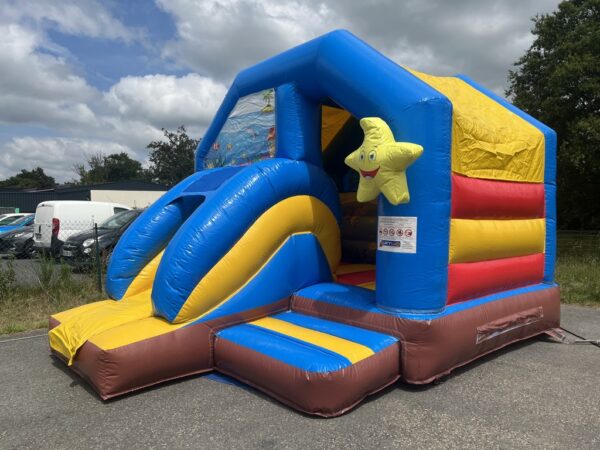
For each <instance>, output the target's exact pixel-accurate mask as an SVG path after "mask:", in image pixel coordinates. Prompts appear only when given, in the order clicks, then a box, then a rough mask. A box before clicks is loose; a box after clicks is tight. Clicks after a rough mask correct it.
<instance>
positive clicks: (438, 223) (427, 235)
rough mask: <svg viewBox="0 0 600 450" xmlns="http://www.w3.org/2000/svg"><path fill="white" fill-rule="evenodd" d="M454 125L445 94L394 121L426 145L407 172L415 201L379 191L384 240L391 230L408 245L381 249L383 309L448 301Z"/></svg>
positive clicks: (432, 306)
mask: <svg viewBox="0 0 600 450" xmlns="http://www.w3.org/2000/svg"><path fill="white" fill-rule="evenodd" d="M451 126H452V105H451V104H450V102H449V101H448V100H446V99H445V98H436V99H428V100H425V101H423V102H421V103H418V104H416V105H414V106H412V107H410V108H407V109H406V110H404V111H402V112H401V113H400V114H399V115H398V117H397V118H396V120H395V121H394V122H392V123H391V124H390V127H391V128H392V131H393V132H394V136H395V137H396V140H397V141H407V142H414V143H416V144H419V145H422V146H423V149H424V150H423V154H422V156H421V157H420V158H419V159H417V161H416V162H415V163H414V164H413V165H412V166H410V167H409V168H408V170H407V171H406V176H407V181H408V188H409V192H410V202H409V203H406V204H400V205H397V206H394V205H392V204H391V203H390V202H388V201H387V200H386V199H385V197H384V196H383V195H380V196H379V230H378V233H379V231H380V230H381V231H382V235H380V236H379V240H378V244H379V243H381V241H382V240H385V235H384V233H383V232H384V231H386V229H387V231H388V233H390V234H391V231H390V230H391V229H393V232H394V235H395V237H397V235H398V230H400V231H401V232H402V233H403V236H405V237H406V239H404V241H402V242H401V244H402V247H394V246H393V245H390V246H386V245H381V246H378V248H377V257H376V258H377V274H376V282H377V290H376V294H375V295H376V301H377V305H378V306H379V307H381V308H383V309H386V310H389V311H393V312H394V311H395V312H412V313H431V312H436V311H441V310H442V309H444V307H445V305H446V295H447V284H448V242H449V234H450V231H449V225H450V190H451V183H450V180H451V177H450V175H451V169H450V146H451ZM407 233H408V234H407ZM389 240H390V241H393V239H389ZM396 242H397V241H396ZM404 244H407V245H406V246H405V245H404Z"/></svg>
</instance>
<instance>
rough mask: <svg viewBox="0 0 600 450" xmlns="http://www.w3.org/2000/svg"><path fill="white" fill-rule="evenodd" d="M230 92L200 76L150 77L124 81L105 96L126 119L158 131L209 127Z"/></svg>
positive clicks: (108, 102)
mask: <svg viewBox="0 0 600 450" xmlns="http://www.w3.org/2000/svg"><path fill="white" fill-rule="evenodd" d="M226 92H227V89H226V87H225V85H223V84H221V83H217V82H215V81H214V80H212V79H210V78H207V77H202V76H199V75H196V74H190V75H186V76H183V77H175V76H172V75H147V76H144V77H125V78H122V79H121V80H120V81H119V82H118V83H117V84H115V85H114V86H112V87H111V88H110V90H109V91H108V92H107V93H105V94H104V102H105V104H106V105H107V106H108V107H109V108H110V109H112V110H114V111H115V112H117V113H118V114H119V115H120V116H122V117H124V118H128V119H138V120H143V121H146V122H149V123H151V124H152V125H153V126H155V127H157V128H173V127H177V126H179V125H182V124H202V125H204V126H206V125H207V124H208V123H209V122H210V120H211V119H212V116H213V115H214V113H215V111H216V110H217V108H218V107H219V105H220V103H221V101H222V99H223V97H224V96H225V93H226Z"/></svg>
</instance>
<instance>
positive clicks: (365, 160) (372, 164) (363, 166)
mask: <svg viewBox="0 0 600 450" xmlns="http://www.w3.org/2000/svg"><path fill="white" fill-rule="evenodd" d="M379 167H380V166H379V163H378V162H377V152H376V151H375V150H371V151H370V152H366V151H364V150H361V151H360V152H359V154H358V170H359V172H360V174H361V176H362V177H363V178H366V179H367V180H372V179H373V178H375V177H376V176H377V172H379Z"/></svg>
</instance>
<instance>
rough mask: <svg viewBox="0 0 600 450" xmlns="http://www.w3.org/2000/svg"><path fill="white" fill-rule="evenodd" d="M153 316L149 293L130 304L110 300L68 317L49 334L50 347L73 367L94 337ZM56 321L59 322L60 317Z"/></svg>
mask: <svg viewBox="0 0 600 450" xmlns="http://www.w3.org/2000/svg"><path fill="white" fill-rule="evenodd" d="M151 316H152V302H151V300H150V291H145V292H142V293H140V294H138V295H136V296H134V297H131V298H129V299H127V301H114V300H109V301H103V302H97V303H92V304H91V305H86V307H82V308H75V309H74V310H71V312H70V313H69V316H68V320H65V321H64V322H61V323H60V325H58V326H57V327H55V328H53V329H52V330H50V332H49V333H48V336H49V339H50V346H51V347H52V349H54V350H56V351H58V352H59V353H61V354H62V355H64V356H65V357H66V358H67V359H68V361H69V362H68V364H69V365H71V364H73V359H74V358H75V354H76V353H77V350H79V348H80V347H81V346H82V345H83V344H84V343H85V342H86V341H87V340H88V339H90V338H91V337H93V336H96V335H98V334H100V333H102V332H104V331H107V330H110V329H112V328H115V327H118V326H119V325H123V324H126V323H129V322H132V321H135V320H140V319H144V318H147V317H151ZM54 317H55V318H57V319H59V315H57V316H54ZM62 318H63V319H64V318H65V316H63V317H62ZM59 320H60V319H59Z"/></svg>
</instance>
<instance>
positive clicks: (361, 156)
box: [358, 152, 365, 161]
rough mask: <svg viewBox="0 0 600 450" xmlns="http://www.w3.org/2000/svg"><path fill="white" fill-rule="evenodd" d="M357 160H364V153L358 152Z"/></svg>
mask: <svg viewBox="0 0 600 450" xmlns="http://www.w3.org/2000/svg"><path fill="white" fill-rule="evenodd" d="M358 159H359V160H360V161H364V160H365V152H360V155H359V156H358Z"/></svg>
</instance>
